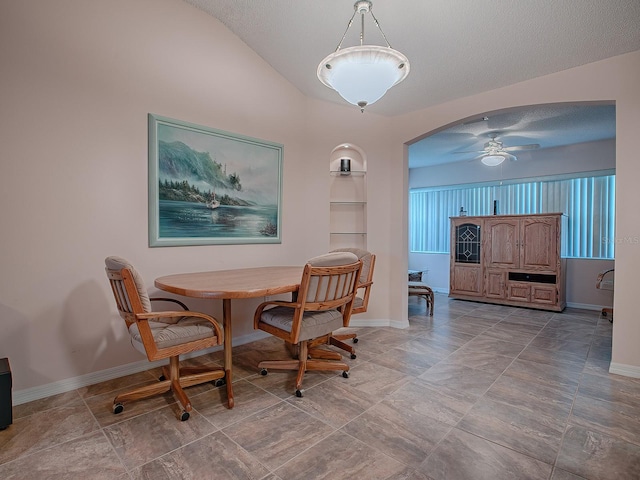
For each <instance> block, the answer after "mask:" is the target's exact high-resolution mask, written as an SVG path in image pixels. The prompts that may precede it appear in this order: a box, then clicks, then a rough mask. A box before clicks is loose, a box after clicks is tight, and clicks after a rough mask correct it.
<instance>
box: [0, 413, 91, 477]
mask: <svg viewBox="0 0 640 480" xmlns="http://www.w3.org/2000/svg"><path fill="white" fill-rule="evenodd" d="M98 429H99V425H98V423H97V422H96V421H95V419H94V418H93V415H91V412H90V411H89V409H88V408H87V407H86V406H85V405H84V404H83V403H82V404H76V405H71V406H68V407H56V408H52V409H49V410H44V411H41V412H38V413H34V414H33V415H29V416H27V417H22V418H18V419H16V420H15V421H14V422H13V424H12V425H10V426H9V427H8V428H7V429H5V430H2V431H0V464H2V463H6V462H9V461H11V460H15V459H16V458H18V457H21V456H23V455H29V454H32V453H34V452H37V451H38V450H43V449H45V448H49V447H52V446H54V445H56V444H59V443H62V442H66V441H68V440H73V439H74V438H78V437H81V436H83V435H85V434H87V433H90V432H94V431H97V430H98Z"/></svg>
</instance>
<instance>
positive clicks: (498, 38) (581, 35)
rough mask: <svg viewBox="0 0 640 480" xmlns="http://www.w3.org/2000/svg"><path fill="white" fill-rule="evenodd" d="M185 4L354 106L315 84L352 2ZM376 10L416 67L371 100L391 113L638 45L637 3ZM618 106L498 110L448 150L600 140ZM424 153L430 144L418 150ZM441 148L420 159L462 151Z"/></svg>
mask: <svg viewBox="0 0 640 480" xmlns="http://www.w3.org/2000/svg"><path fill="white" fill-rule="evenodd" d="M184 1H186V2H188V3H190V4H192V5H194V6H196V7H198V8H200V9H202V10H204V11H205V12H207V13H208V14H210V15H212V16H214V17H216V18H217V19H218V20H220V21H221V22H222V23H223V24H224V25H226V26H227V28H229V29H230V30H231V31H232V32H234V33H235V34H236V35H237V36H238V37H240V38H241V39H242V40H243V41H244V42H245V43H246V44H247V45H249V47H251V48H252V49H253V50H254V51H255V52H257V53H258V54H259V55H260V56H261V57H262V58H263V59H264V60H265V61H266V62H267V63H269V64H270V65H271V66H272V67H273V68H274V69H275V70H276V71H278V72H279V73H280V74H281V75H282V76H283V77H285V78H286V79H287V80H289V81H290V82H291V83H292V84H293V85H295V86H296V87H297V88H298V89H299V90H300V91H301V92H302V93H304V94H305V95H307V96H309V97H313V98H318V99H322V100H326V101H329V102H335V103H338V104H344V105H348V104H347V103H346V102H345V101H344V100H343V99H342V98H341V97H340V96H339V95H338V94H337V93H336V92H335V91H333V90H331V89H329V88H327V87H326V86H324V85H322V84H321V83H320V82H319V81H318V79H317V77H316V68H317V66H318V64H319V62H320V61H321V60H322V59H323V58H324V57H325V56H326V55H328V54H329V53H331V52H333V51H334V50H335V48H336V47H337V45H338V43H339V42H340V39H341V37H342V35H343V33H344V31H345V29H346V27H347V23H348V21H349V19H350V18H351V16H352V15H353V12H354V9H353V5H354V3H355V2H354V1H353V0H316V1H291V0H268V1H266V0H263V1H256V0H184ZM373 13H374V14H375V16H376V18H377V19H378V21H379V23H380V26H381V27H382V30H383V32H384V33H385V35H386V36H387V38H388V40H389V42H390V43H391V45H392V46H393V48H395V49H397V50H399V51H401V52H402V53H404V54H405V55H406V56H407V57H408V58H409V61H410V64H411V72H410V73H409V76H408V77H407V79H406V80H404V81H403V82H402V83H400V84H399V85H397V86H395V87H393V88H392V89H391V90H389V92H387V94H386V95H385V96H384V97H383V98H382V99H381V100H379V101H378V102H376V103H375V104H373V105H370V106H368V107H367V112H371V113H376V114H381V115H386V116H393V115H399V114H403V113H407V112H410V111H415V110H419V109H423V108H426V107H429V106H432V105H437V104H440V103H443V102H446V101H448V100H452V99H456V98H461V97H465V96H469V95H473V94H477V93H481V92H484V91H488V90H493V89H496V88H500V87H503V86H506V85H510V84H513V83H517V82H521V81H524V80H527V79H531V78H535V77H538V76H541V75H546V74H550V73H553V72H558V71H561V70H565V69H568V68H572V67H576V66H579V65H583V64H587V63H591V62H594V61H598V60H602V59H605V58H608V57H612V56H616V55H620V54H623V53H627V52H631V51H635V50H639V49H640V1H638V0H606V1H605V0H562V1H552V0H527V1H513V0H474V1H471V0H446V1H445V0H373ZM365 18H366V22H365V43H371V44H377V45H384V44H385V43H384V39H383V38H382V36H381V35H380V33H379V31H377V28H376V27H375V26H374V24H373V22H372V19H371V18H370V15H367V16H366V17H365ZM359 30H360V28H359V22H355V21H354V25H353V26H352V27H351V29H350V30H349V32H348V35H347V37H346V38H345V40H344V43H343V46H345V47H346V46H353V45H356V44H357V43H358V42H359V40H358V35H359ZM353 108H357V107H353ZM367 112H365V115H366V114H367ZM612 112H613V110H612V109H611V107H609V108H605V107H599V108H582V109H574V110H572V111H571V110H570V111H559V110H557V109H552V108H546V109H538V110H536V111H533V110H532V111H531V112H528V113H527V112H520V113H516V112H512V113H511V114H507V115H505V116H496V115H494V116H490V117H489V120H488V121H486V122H485V123H484V124H483V123H482V122H480V123H478V124H476V125H475V126H469V125H468V124H467V125H463V126H460V127H458V128H457V129H455V130H452V131H450V132H448V135H449V137H451V138H454V137H459V139H463V138H465V136H467V140H469V138H470V137H468V134H472V135H475V136H476V139H475V140H476V142H475V143H472V142H470V141H467V142H466V143H459V144H456V145H455V146H452V147H451V148H455V150H451V152H452V151H459V150H464V149H465V148H467V147H468V148H469V149H474V145H475V146H478V145H480V146H482V145H483V144H484V143H485V142H486V141H488V140H489V136H488V134H489V133H490V132H493V131H497V132H499V133H500V134H501V135H502V136H503V137H504V138H503V142H504V143H505V145H508V144H509V142H512V141H513V142H518V143H520V142H526V143H539V144H540V148H545V146H557V145H559V144H561V142H565V143H564V144H567V143H566V142H568V141H569V140H571V139H574V140H578V139H584V138H585V135H584V134H583V132H587V131H588V132H591V133H593V136H592V137H591V139H596V138H604V137H606V135H609V134H610V131H611V127H612V124H611V122H610V120H611V118H612V117H611V115H612ZM479 113H481V112H479ZM583 114H584V118H583ZM545 115H548V117H545ZM600 115H603V116H602V117H600ZM598 119H600V120H598ZM563 120H565V121H570V122H572V123H571V124H569V123H566V122H565V123H563ZM580 122H583V123H580ZM599 124H600V125H599ZM550 125H554V127H555V128H549V126H550ZM570 125H573V128H572V127H571V126H570ZM613 125H614V124H613ZM534 127H537V128H534ZM613 128H614V131H615V125H614V126H613ZM518 129H519V130H518ZM527 129H529V130H527ZM440 138H441V139H444V138H445V135H441V136H440ZM507 140H508V141H507ZM432 142H436V140H432ZM559 142H560V143H559ZM436 147H437V148H440V149H443V148H444V147H443V146H442V142H441V141H440V140H438V141H437V143H434V144H433V145H431V146H429V148H436ZM463 147H465V148H463ZM425 148H426V147H425ZM420 150H422V151H423V152H426V150H425V149H424V148H422V149H421V148H419V147H414V151H420ZM441 154H442V151H441V152H440V154H439V156H438V157H437V158H436V157H435V156H434V155H435V151H432V153H431V156H430V157H429V158H427V157H425V156H423V157H424V158H425V159H426V160H425V161H426V162H427V163H425V164H429V163H431V164H433V163H434V162H442V161H460V160H461V158H460V157H456V156H449V157H447V159H446V160H443V158H444V157H443V156H442V155H441ZM413 166H417V165H413Z"/></svg>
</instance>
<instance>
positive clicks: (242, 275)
mask: <svg viewBox="0 0 640 480" xmlns="http://www.w3.org/2000/svg"><path fill="white" fill-rule="evenodd" d="M302 270H303V267H302V266H286V267H281V266H275V267H253V268H239V269H233V270H215V271H211V272H193V273H178V274H174V275H167V276H164V277H158V278H156V280H155V282H154V284H155V286H156V288H159V289H160V290H164V291H166V292H171V293H175V294H177V295H182V296H185V297H193V298H210V299H214V300H222V325H223V327H224V369H225V382H226V385H227V401H228V407H229V408H233V405H234V400H233V390H232V388H231V383H232V381H233V377H232V372H233V368H232V338H233V334H232V323H233V322H232V316H231V300H233V299H242V298H256V297H264V296H267V295H278V294H281V293H293V292H297V291H298V288H300V280H301V278H302Z"/></svg>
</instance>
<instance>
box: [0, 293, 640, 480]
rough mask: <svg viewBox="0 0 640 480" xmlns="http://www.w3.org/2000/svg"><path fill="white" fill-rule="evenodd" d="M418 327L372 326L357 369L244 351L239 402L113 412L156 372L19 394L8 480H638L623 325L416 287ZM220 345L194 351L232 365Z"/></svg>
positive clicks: (6, 443) (215, 396)
mask: <svg viewBox="0 0 640 480" xmlns="http://www.w3.org/2000/svg"><path fill="white" fill-rule="evenodd" d="M409 316H410V328H408V329H405V330H399V329H393V328H360V329H357V331H358V335H359V337H360V342H359V343H358V344H357V353H358V357H357V359H355V360H348V361H349V362H350V364H351V366H352V369H351V377H350V378H348V379H345V378H342V376H341V375H340V374H339V373H319V372H310V373H308V374H307V375H306V376H305V382H304V386H305V396H304V397H303V398H296V397H295V396H294V395H292V392H293V381H294V374H289V373H282V372H277V371H272V372H270V373H269V375H267V376H264V377H263V376H260V375H258V374H257V369H256V367H255V365H256V363H257V361H258V360H259V359H264V358H276V357H278V356H280V357H281V356H282V355H284V354H285V351H284V349H283V348H282V345H281V343H280V342H279V341H275V339H266V340H261V341H259V342H254V343H252V344H249V345H243V346H239V347H237V348H234V362H235V364H234V367H235V378H236V381H235V382H234V391H235V397H236V407H235V408H234V409H233V410H227V409H226V408H225V407H224V405H223V402H224V400H225V393H224V388H215V387H213V386H212V385H210V384H207V385H201V386H196V387H191V388H190V389H189V395H190V398H191V400H192V402H193V405H194V411H193V413H192V415H191V418H190V419H189V421H187V422H180V421H178V420H177V419H176V417H175V415H176V412H177V411H178V407H177V405H176V403H175V402H174V401H173V399H172V397H171V396H170V395H166V396H164V397H162V396H161V397H157V398H155V399H149V400H144V401H139V402H134V403H130V404H128V405H126V407H125V411H124V412H123V413H122V414H120V415H114V414H112V413H111V401H112V399H113V397H114V395H115V393H116V392H117V391H119V390H120V389H124V388H127V387H128V386H131V385H133V384H141V383H146V382H153V381H154V379H155V378H156V377H157V375H158V371H157V370H151V371H148V372H142V373H139V374H135V375H130V376H128V377H124V378H119V379H117V380H112V381H108V382H104V383H101V384H98V385H93V386H90V387H86V388H81V389H79V390H77V391H72V392H68V393H65V394H61V395H56V396H53V397H50V398H46V399H42V400H38V401H34V402H31V403H29V404H24V405H19V406H16V407H15V408H14V423H13V425H12V426H11V427H9V428H8V429H7V430H5V431H1V432H0V478H2V479H5V480H8V479H27V478H28V479H44V478H46V479H50V478H57V479H75V478H78V479H100V478H105V479H118V480H124V479H225V480H227V479H265V480H267V479H268V480H278V479H281V480H291V479H300V480H310V479H352V480H360V479H363V480H372V479H407V480H409V479H413V480H426V479H431V480H441V479H442V480H444V479H447V480H458V479H460V480H462V479H474V480H478V479H491V480H496V479H498V480H499V479H510V480H511V479H551V480H578V479H590V480H596V479H615V480H623V479H638V478H640V380H638V379H630V378H626V377H621V376H616V375H610V374H609V373H608V372H607V369H608V365H609V361H610V351H611V324H610V323H609V321H608V320H606V319H599V318H598V313H597V312H590V311H579V310H572V309H567V310H566V311H565V312H563V313H562V314H554V313H549V312H541V311H534V310H527V309H517V308H511V307H504V306H495V305H486V304H480V303H471V302H463V301H458V300H450V299H448V298H447V297H446V296H444V295H437V296H436V309H435V315H434V316H433V317H428V316H426V315H425V306H424V300H422V299H419V298H416V297H414V298H411V299H410V300H409ZM220 360H221V358H220V354H218V353H216V354H212V355H208V356H204V357H199V358H197V359H194V360H191V362H194V363H207V362H211V363H220Z"/></svg>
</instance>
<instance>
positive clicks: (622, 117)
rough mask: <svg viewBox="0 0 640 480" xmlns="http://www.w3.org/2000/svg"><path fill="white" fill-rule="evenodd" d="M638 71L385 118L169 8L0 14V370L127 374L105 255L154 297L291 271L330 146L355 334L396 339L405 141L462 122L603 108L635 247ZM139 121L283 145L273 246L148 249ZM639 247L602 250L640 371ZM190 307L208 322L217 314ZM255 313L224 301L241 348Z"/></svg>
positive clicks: (316, 223) (69, 375) (625, 357)
mask: <svg viewBox="0 0 640 480" xmlns="http://www.w3.org/2000/svg"><path fill="white" fill-rule="evenodd" d="M638 63H639V61H638V55H637V54H634V55H627V56H625V57H620V58H617V59H611V60H608V61H605V62H600V63H598V64H593V65H588V66H585V67H582V68H579V69H573V70H570V71H567V72H563V73H561V74H558V75H555V76H549V77H544V78H542V79H537V80H534V81H532V82H529V83H528V85H517V86H513V87H509V88H506V89H502V90H499V91H496V92H489V93H487V94H484V95H479V96H477V97H473V98H471V99H463V100H460V101H457V102H451V103H450V104H446V105H442V106H439V107H434V108H431V109H427V110H425V111H421V112H416V113H413V114H411V115H405V116H402V117H399V118H392V119H389V118H384V117H379V116H376V115H373V114H364V115H362V114H361V113H360V112H359V111H358V109H354V108H352V107H349V106H338V105H333V104H328V103H324V102H319V101H314V100H310V99H307V98H305V97H304V96H303V95H301V93H300V92H299V91H298V90H296V89H295V88H293V87H292V86H291V85H290V84H289V83H288V82H286V81H285V80H284V79H283V78H281V77H280V76H279V75H278V74H276V73H275V72H274V71H273V70H272V69H271V68H270V67H268V66H267V65H266V64H265V63H264V61H262V59H261V58H260V57H258V56H257V55H256V54H255V53H254V52H253V51H251V50H250V49H248V47H246V45H244V44H243V43H242V42H240V41H239V40H238V39H237V38H236V37H234V36H233V35H232V34H231V33H230V32H229V31H228V30H227V29H226V28H224V27H223V26H222V25H221V24H220V23H219V22H217V21H216V20H215V19H213V18H211V17H209V16H207V15H206V14H204V13H202V12H201V11H199V10H198V9H195V8H194V7H192V6H190V5H187V4H185V3H184V2H181V1H179V0H137V1H135V2H131V1H125V0H122V1H115V0H109V1H107V0H104V1H92V2H86V1H83V0H64V1H63V0H58V1H56V2H42V1H35V0H23V1H20V2H2V3H1V4H0V65H1V68H2V75H0V92H1V95H2V99H1V101H2V104H1V105H2V108H1V109H0V144H1V145H2V155H1V156H0V165H1V166H2V170H1V172H2V175H0V225H2V248H1V249H0V265H1V266H2V274H1V275H0V324H1V325H2V329H1V330H0V356H2V357H9V359H10V362H11V367H12V372H13V381H14V392H17V393H20V392H27V391H33V390H38V389H42V388H43V387H46V386H48V385H57V387H56V388H58V389H60V388H64V387H65V386H69V387H72V386H73V385H74V383H73V381H72V379H74V378H78V377H83V378H86V376H87V375H90V374H93V373H96V372H101V371H104V370H108V369H111V370H112V371H113V369H117V368H120V367H126V366H127V365H128V364H130V363H132V362H137V361H139V360H140V356H138V354H137V353H136V352H135V351H134V350H133V349H132V348H131V346H130V345H129V341H128V338H127V334H126V331H125V328H124V325H123V323H122V321H121V320H120V318H119V317H118V316H117V314H116V312H115V306H114V305H113V300H112V298H111V293H110V291H109V289H108V285H107V282H106V279H105V276H104V270H103V259H104V257H105V256H107V255H111V254H119V255H122V256H125V257H128V258H129V259H130V260H132V261H133V262H135V263H136V265H137V266H138V268H139V270H140V271H141V273H142V274H143V275H144V277H145V278H146V279H147V281H148V283H149V285H152V280H153V278H155V277H157V276H159V275H164V274H168V273H173V272H182V271H192V270H206V269H219V268H234V267H242V266H248V265H251V266H254V265H271V264H284V263H286V264H295V263H301V262H303V261H304V260H305V259H306V258H308V257H310V256H313V255H316V254H318V253H322V252H324V251H326V249H327V248H328V243H329V238H328V221H329V208H328V192H329V176H328V169H329V167H328V161H329V156H330V154H331V151H332V150H333V148H334V147H335V146H336V145H338V144H339V143H341V142H345V141H348V142H352V143H354V144H356V145H358V146H359V147H360V148H361V149H362V150H363V151H364V152H365V153H366V155H367V164H368V170H369V175H368V185H369V195H368V206H369V210H368V212H369V218H368V230H369V236H368V247H369V249H370V250H372V251H375V252H376V253H377V254H378V261H377V262H376V279H375V280H376V283H375V286H374V297H373V299H372V303H371V309H370V312H369V313H368V314H367V317H366V318H367V319H368V320H369V321H371V322H388V323H392V324H394V325H398V326H403V325H406V316H407V309H406V305H407V298H406V294H405V291H404V288H405V283H404V282H405V279H406V268H407V233H406V232H407V224H406V191H407V182H408V170H407V168H406V147H405V146H404V145H403V143H404V142H407V141H409V140H411V139H412V138H415V137H416V136H418V135H420V134H423V133H425V132H427V131H430V130H431V129H433V128H435V127H437V126H439V125H442V124H446V123H449V122H451V121H453V120H455V119H458V118H462V117H464V116H466V115H470V114H473V113H476V112H478V111H484V110H492V109H495V108H501V107H502V106H510V105H520V104H523V103H537V102H549V101H560V100H562V99H564V100H567V98H565V97H569V98H568V100H578V99H585V98H586V99H594V98H603V99H613V100H617V101H618V143H617V147H618V174H619V175H620V176H621V177H623V180H621V181H619V190H620V195H628V196H629V197H628V200H627V197H626V196H625V197H624V198H625V200H624V201H625V202H627V201H629V205H630V206H629V207H624V206H623V207H622V208H619V210H618V215H619V216H618V222H619V224H620V225H619V227H618V233H619V234H620V235H626V236H633V235H636V236H637V235H638V233H637V231H636V230H635V228H636V227H635V224H634V223H633V222H632V221H631V219H634V218H635V207H634V205H637V204H638V200H639V199H638V196H639V195H640V193H638V192H637V190H634V189H635V186H634V185H633V183H632V178H637V177H638V175H637V174H638V172H637V168H638V167H636V166H635V164H634V161H633V159H634V158H636V157H635V151H636V145H635V138H634V133H635V132H637V131H640V130H639V128H638V127H639V125H638V122H639V116H640V115H639V113H638V101H639V98H638V93H636V92H635V85H634V83H633V82H634V81H637V79H638ZM624 75H626V76H627V77H628V78H629V80H625V78H626V77H625V76H624ZM594 78H595V80H592V79H594ZM632 80H633V81H632ZM150 112H151V113H156V114H158V115H163V116H167V117H172V118H177V119H181V120H185V121H189V122H192V123H198V124H202V125H206V126H208V127H212V128H218V129H222V130H227V131H230V132H235V133H240V134H243V135H247V136H252V137H257V138H261V139H265V140H270V141H275V142H279V143H282V144H284V146H285V150H284V177H283V181H284V190H283V231H282V238H283V242H282V244H281V245H240V246H219V245H218V246H202V247H169V248H153V249H152V248H149V247H148V243H147V114H148V113H150ZM625 190H626V192H628V193H624V192H625ZM621 203H622V202H621ZM637 248H638V247H637V246H634V245H623V246H621V247H620V248H619V249H618V250H617V253H618V255H619V257H618V259H624V260H625V267H624V268H622V267H621V268H619V269H618V271H617V274H618V276H619V278H620V279H621V281H622V282H623V286H622V287H619V286H618V287H617V291H616V305H615V308H616V324H615V328H616V330H615V332H614V349H615V352H614V361H618V362H620V363H623V364H629V365H635V366H636V367H638V368H640V358H639V357H640V354H638V353H637V350H638V349H637V348H635V346H636V345H637V344H638V341H639V340H640V338H639V337H640V334H639V332H638V330H637V329H636V328H635V326H634V320H635V319H634V318H633V311H634V304H632V303H631V300H630V299H631V298H632V293H631V291H630V286H631V285H632V283H631V282H630V280H631V276H632V275H633V274H634V272H635V271H637V270H638V268H639V267H640V265H639V263H640V255H638V253H637ZM624 280H627V281H629V286H627V287H625V285H624ZM151 290H152V291H153V288H151ZM189 303H190V305H191V306H192V308H200V309H203V310H205V311H210V312H212V313H214V314H215V315H217V316H220V306H219V305H217V304H212V302H205V301H191V302H189ZM255 303H257V300H256V301H255V302H254V301H246V302H236V304H234V309H235V310H234V311H235V312H236V313H237V317H236V319H237V322H236V324H235V329H234V334H235V335H234V336H235V337H236V338H238V339H239V341H242V339H243V338H248V337H249V336H250V335H252V334H253V330H252V326H251V319H250V318H251V313H252V311H253V308H254V307H255ZM618 330H620V331H621V332H622V334H619V333H618ZM23 398H25V396H24V395H23Z"/></svg>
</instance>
